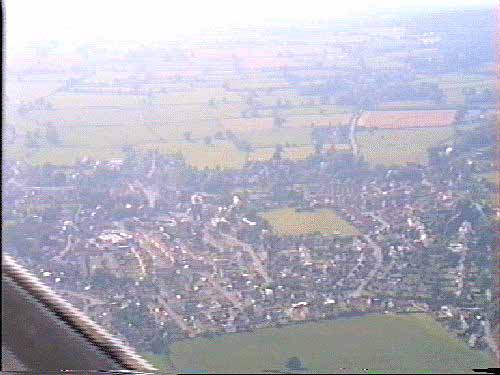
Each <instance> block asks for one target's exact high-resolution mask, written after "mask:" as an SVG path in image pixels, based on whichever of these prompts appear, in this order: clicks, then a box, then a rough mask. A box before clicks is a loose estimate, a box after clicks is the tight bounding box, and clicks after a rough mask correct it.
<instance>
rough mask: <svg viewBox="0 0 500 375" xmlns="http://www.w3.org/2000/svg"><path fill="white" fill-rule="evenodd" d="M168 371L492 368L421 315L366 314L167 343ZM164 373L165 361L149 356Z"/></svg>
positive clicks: (465, 370) (484, 357)
mask: <svg viewBox="0 0 500 375" xmlns="http://www.w3.org/2000/svg"><path fill="white" fill-rule="evenodd" d="M170 350H171V354H170V360H171V361H172V363H173V365H174V366H175V370H174V372H191V371H201V370H205V371H206V372H217V373H228V372H239V373H241V372H252V373H258V372H260V373H262V372H263V371H265V370H280V371H286V368H285V367H284V364H285V362H286V360H287V359H288V358H290V357H293V356H297V357H299V358H300V359H301V361H302V364H303V366H304V367H305V368H306V369H307V371H308V372H322V373H329V372H331V373H335V372H338V371H339V368H341V367H343V368H346V369H349V371H348V372H349V373H351V372H356V373H370V372H366V371H363V370H362V369H364V368H366V369H369V370H371V371H372V373H375V372H377V371H378V373H398V372H406V373H419V372H420V373H442V372H446V373H449V372H454V373H460V372H462V373H469V372H471V368H480V367H482V368H485V367H488V366H492V365H493V361H492V359H491V358H489V357H488V355H486V354H484V353H481V352H477V351H473V350H471V349H469V348H467V346H466V344H465V343H463V342H461V341H459V340H458V339H455V338H453V337H451V336H450V335H449V334H448V333H447V332H446V330H445V329H444V328H442V327H441V326H440V325H439V324H438V323H436V322H435V321H434V320H433V319H432V318H431V317H429V316H427V315H420V314H418V315H398V316H390V315H384V316H366V317H360V318H349V319H338V320H336V321H329V322H320V323H306V324H301V325H293V326H288V327H285V328H266V329H261V330H258V331H257V332H255V333H245V334H243V333H241V334H240V333H238V334H229V335H223V336H221V337H216V338H212V339H207V338H197V339H190V340H184V341H179V342H176V343H174V344H173V345H172V346H171V348H170ZM148 359H150V360H152V361H153V362H154V363H155V364H156V365H157V366H161V367H162V368H163V369H168V368H169V367H168V366H167V363H168V359H167V358H165V357H164V358H160V357H155V356H151V355H148Z"/></svg>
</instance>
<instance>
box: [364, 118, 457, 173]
mask: <svg viewBox="0 0 500 375" xmlns="http://www.w3.org/2000/svg"><path fill="white" fill-rule="evenodd" d="M452 136H453V130H452V129H451V128H449V127H448V128H427V129H406V130H387V129H379V130H376V131H375V132H368V131H364V132H359V133H358V134H357V136H356V139H357V142H358V145H359V149H360V153H361V155H363V157H364V158H365V160H366V161H367V162H368V163H369V164H371V165H372V166H374V165H377V164H380V165H385V166H391V165H395V166H397V165H406V164H407V163H422V164H425V163H427V160H428V156H427V150H428V149H429V148H430V147H432V146H436V145H439V144H441V143H443V142H445V141H447V140H450V139H451V137H452Z"/></svg>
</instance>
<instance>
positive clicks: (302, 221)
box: [261, 208, 359, 236]
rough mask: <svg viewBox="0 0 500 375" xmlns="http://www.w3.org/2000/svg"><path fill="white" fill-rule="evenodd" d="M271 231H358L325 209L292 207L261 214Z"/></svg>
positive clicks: (290, 233) (329, 232)
mask: <svg viewBox="0 0 500 375" xmlns="http://www.w3.org/2000/svg"><path fill="white" fill-rule="evenodd" d="M261 216H262V217H263V218H264V219H265V220H267V221H268V222H269V223H270V224H271V227H272V228H273V231H274V232H275V233H277V234H280V235H301V234H308V233H315V232H320V233H321V234H323V235H326V236H328V235H345V236H355V235H358V234H359V232H358V231H357V230H356V228H354V227H353V226H352V225H350V224H349V223H348V222H346V221H345V220H343V219H341V218H340V217H338V216H337V214H335V212H333V211H331V210H327V209H320V210H315V211H314V212H296V211H295V209H293V208H284V209H277V210H271V211H267V212H264V213H262V214H261Z"/></svg>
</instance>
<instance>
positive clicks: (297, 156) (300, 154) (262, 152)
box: [248, 146, 314, 161]
mask: <svg viewBox="0 0 500 375" xmlns="http://www.w3.org/2000/svg"><path fill="white" fill-rule="evenodd" d="M275 150H276V149H275V148H274V147H263V148H257V149H255V150H254V151H253V152H251V153H249V155H248V160H249V161H268V160H271V159H272V157H273V155H274V152H275ZM313 152H314V148H313V147H312V146H300V147H285V148H284V150H283V153H282V154H281V157H282V159H290V160H303V159H307V158H308V157H309V156H310V155H312V154H313Z"/></svg>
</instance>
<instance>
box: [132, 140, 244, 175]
mask: <svg viewBox="0 0 500 375" xmlns="http://www.w3.org/2000/svg"><path fill="white" fill-rule="evenodd" d="M141 148H142V149H144V150H154V149H158V150H159V151H160V152H163V153H167V154H175V153H181V154H182V156H183V157H184V159H185V160H186V163H187V164H189V165H191V166H193V167H196V168H199V169H204V168H217V167H220V168H221V169H231V168H241V167H243V165H245V153H243V152H241V151H238V150H237V149H236V148H235V147H234V146H233V145H232V144H230V143H228V142H219V143H215V144H213V145H206V144H204V143H202V142H196V143H188V142H177V143H159V144H149V145H144V146H141Z"/></svg>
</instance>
